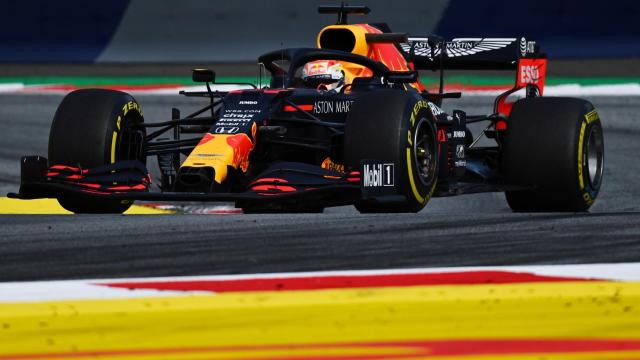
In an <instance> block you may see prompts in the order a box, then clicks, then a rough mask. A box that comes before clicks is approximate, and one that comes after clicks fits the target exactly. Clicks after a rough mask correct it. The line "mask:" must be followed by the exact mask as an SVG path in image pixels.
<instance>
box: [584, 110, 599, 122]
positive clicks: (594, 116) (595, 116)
mask: <svg viewBox="0 0 640 360" xmlns="http://www.w3.org/2000/svg"><path fill="white" fill-rule="evenodd" d="M584 117H585V118H586V119H587V124H591V123H592V122H594V121H596V120H598V119H600V115H598V112H597V111H596V109H593V110H591V111H589V112H588V113H586V114H585V115H584Z"/></svg>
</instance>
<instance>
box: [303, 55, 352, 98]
mask: <svg viewBox="0 0 640 360" xmlns="http://www.w3.org/2000/svg"><path fill="white" fill-rule="evenodd" d="M302 81H303V82H304V84H305V86H307V87H309V88H314V89H318V90H335V91H338V90H340V88H342V86H344V70H343V69H342V64H341V63H340V62H339V61H335V60H317V61H312V62H309V63H307V64H306V65H305V66H304V67H303V68H302Z"/></svg>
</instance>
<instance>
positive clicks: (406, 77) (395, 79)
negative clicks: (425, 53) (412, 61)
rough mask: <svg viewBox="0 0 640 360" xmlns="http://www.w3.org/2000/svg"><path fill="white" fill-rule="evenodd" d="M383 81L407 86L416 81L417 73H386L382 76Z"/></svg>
mask: <svg viewBox="0 0 640 360" xmlns="http://www.w3.org/2000/svg"><path fill="white" fill-rule="evenodd" d="M384 80H385V81H386V82H388V83H394V84H409V83H414V82H416V81H418V72H417V71H388V72H386V73H385V74H384Z"/></svg>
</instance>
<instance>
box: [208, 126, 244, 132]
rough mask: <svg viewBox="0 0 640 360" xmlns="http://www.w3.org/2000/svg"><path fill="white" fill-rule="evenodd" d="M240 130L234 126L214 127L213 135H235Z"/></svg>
mask: <svg viewBox="0 0 640 360" xmlns="http://www.w3.org/2000/svg"><path fill="white" fill-rule="evenodd" d="M239 130H240V128H239V127H237V126H234V127H224V126H219V127H216V129H215V131H214V132H215V133H216V134H235V133H237V132H238V131H239Z"/></svg>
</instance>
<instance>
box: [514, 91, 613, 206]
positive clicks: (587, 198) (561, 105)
mask: <svg viewBox="0 0 640 360" xmlns="http://www.w3.org/2000/svg"><path fill="white" fill-rule="evenodd" d="M502 168H503V171H504V174H505V181H506V184H507V185H519V186H527V187H530V189H528V190H519V191H507V192H506V193H505V194H506V198H507V202H508V204H509V206H510V207H511V209H512V210H513V211H515V212H543V211H544V212H583V211H587V210H588V209H589V208H590V207H591V205H592V204H593V202H594V201H595V199H596V197H597V196H598V191H599V190H600V186H601V185H602V176H603V169H604V136H603V131H602V124H601V122H600V117H599V116H598V113H597V111H596V110H595V108H594V107H593V105H592V104H591V103H590V102H588V101H585V100H581V99H574V98H560V97H558V98H556V97H549V98H544V97H538V98H526V99H521V100H519V101H517V102H516V103H515V104H514V106H513V109H512V111H511V115H510V117H509V123H508V128H507V131H506V133H505V134H504V152H503V157H502Z"/></svg>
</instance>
